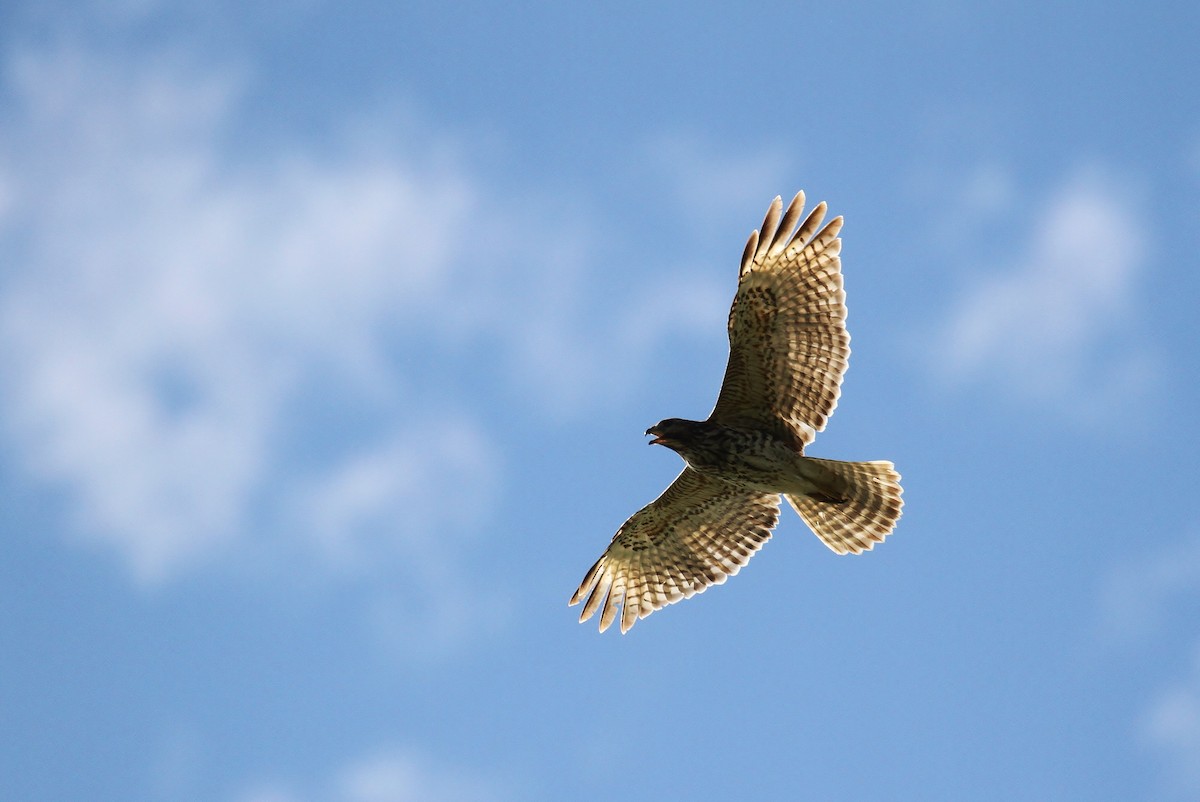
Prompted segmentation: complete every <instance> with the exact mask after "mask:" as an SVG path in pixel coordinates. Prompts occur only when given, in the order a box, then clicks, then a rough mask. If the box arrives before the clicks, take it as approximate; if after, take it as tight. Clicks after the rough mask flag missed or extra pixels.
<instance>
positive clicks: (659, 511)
mask: <svg viewBox="0 0 1200 802" xmlns="http://www.w3.org/2000/svg"><path fill="white" fill-rule="evenodd" d="M803 209H804V193H802V192H801V193H798V194H797V195H796V197H795V198H794V199H793V200H792V202H791V204H789V205H788V208H787V211H786V212H785V211H783V202H782V200H781V199H780V198H776V199H775V200H774V202H773V203H772V204H771V208H770V210H769V211H768V212H767V217H766V219H765V220H764V221H763V226H762V231H761V233H760V232H759V231H755V232H754V233H752V234H751V235H750V240H749V242H748V243H747V244H746V250H745V252H744V253H743V255H742V264H741V269H740V271H739V273H738V290H737V294H736V295H735V296H734V299H733V305H732V307H731V308H730V310H729V362H728V365H727V366H726V369H725V378H724V380H723V381H722V383H721V392H720V394H719V395H718V397H717V403H716V406H715V407H714V408H713V411H712V413H711V414H710V415H709V417H708V419H707V420H704V421H692V420H684V419H681V418H668V419H666V420H664V421H661V422H660V423H658V424H656V425H654V426H652V427H650V428H649V429H648V430H647V431H646V433H647V434H651V435H654V439H653V440H651V441H650V442H651V444H657V445H664V446H667V447H668V448H671V449H672V450H674V451H676V452H677V453H678V454H679V455H680V456H681V457H683V459H684V461H685V462H686V463H687V466H686V467H685V468H684V469H683V472H682V473H680V474H679V476H678V477H677V478H676V479H675V481H674V482H672V483H671V485H670V486H669V487H668V488H667V489H666V490H665V491H664V492H663V494H662V495H661V496H659V497H658V498H657V499H655V500H654V501H652V502H651V503H650V504H648V505H646V506H645V507H643V508H642V509H641V510H639V511H638V512H636V513H634V514H633V516H631V517H630V518H629V520H628V521H626V522H625V524H624V525H623V526H622V527H621V528H620V529H619V530H618V531H617V534H616V535H615V536H614V537H613V540H612V543H611V544H610V545H609V547H608V549H607V550H606V551H605V553H604V554H603V555H602V556H601V557H600V559H599V560H597V561H596V564H595V565H593V566H592V568H591V570H589V571H588V573H587V575H586V576H585V577H584V579H583V582H582V583H580V586H579V589H578V590H577V591H575V594H574V595H573V596H572V597H571V604H577V603H579V602H581V601H583V602H584V605H583V610H582V612H581V614H580V617H579V619H580V621H583V620H586V619H587V618H589V617H591V616H592V615H593V614H595V613H596V612H597V611H600V629H601V630H602V631H603V630H604V629H607V628H608V626H610V625H611V624H612V622H613V621H614V620H616V618H617V615H618V614H619V615H620V617H621V631H622V632H625V631H627V630H628V629H629V628H630V627H632V626H633V625H634V623H636V622H637V620H638V619H639V618H644V617H645V616H647V615H649V614H650V613H652V612H654V611H655V610H658V609H659V608H661V607H663V606H665V605H667V604H671V603H672V602H675V601H678V600H680V599H684V598H687V597H688V596H691V595H693V594H695V593H699V592H701V591H703V590H704V589H705V588H707V587H709V586H710V585H714V584H720V583H722V582H724V581H725V579H726V578H727V577H729V576H732V575H733V574H735V573H737V572H738V570H739V569H740V568H741V567H742V566H743V565H745V564H746V562H748V561H749V559H750V557H751V556H752V555H753V554H754V552H755V551H757V550H758V549H759V548H760V547H761V546H762V544H763V543H765V542H766V540H767V539H768V538H769V537H770V536H771V532H772V530H773V529H774V527H775V524H776V523H777V522H778V520H779V499H780V496H783V497H784V498H786V499H787V500H788V503H789V504H790V505H791V507H792V508H793V509H794V510H795V511H796V512H797V513H798V514H799V515H800V517H801V518H803V519H804V521H805V523H807V524H808V526H809V527H810V528H811V529H812V530H813V532H814V533H816V535H817V536H818V537H819V538H820V539H821V540H822V541H823V542H824V543H825V544H826V545H827V546H829V548H831V549H832V550H834V551H835V552H837V553H839V554H858V553H860V552H863V551H867V550H869V549H871V548H872V547H873V546H874V545H875V544H876V543H878V542H880V541H882V540H883V539H884V538H885V537H887V536H888V535H889V534H890V533H891V532H892V530H893V529H894V528H895V525H896V521H898V520H899V518H900V509H901V506H902V504H903V502H902V500H901V493H902V492H903V491H902V490H901V487H900V475H899V474H898V473H896V471H895V470H894V468H893V467H892V464H891V463H890V462H883V461H880V462H841V461H837V460H827V459H820V458H817V457H809V456H806V455H805V454H804V448H805V446H807V445H808V444H809V443H811V442H812V440H813V437H814V436H815V435H816V433H817V432H819V431H821V430H822V429H824V428H825V423H826V421H827V420H828V417H829V415H830V414H831V413H832V412H833V409H834V407H835V406H837V399H838V395H839V393H840V391H841V382H842V376H843V374H844V373H845V371H846V366H847V364H848V359H849V356H850V335H849V334H848V333H847V331H846V326H845V319H846V307H845V293H844V292H843V290H842V276H841V260H840V259H839V256H838V254H839V253H840V251H841V240H840V239H838V236H837V235H838V232H839V231H840V230H841V227H842V218H840V217H835V218H834V219H833V220H831V221H829V222H828V223H827V224H826V225H825V226H824V227H822V226H821V223H822V221H823V220H824V217H825V204H824V203H820V204H818V205H817V206H816V208H814V209H813V210H812V212H811V213H810V214H809V215H808V216H807V217H806V218H804V221H803V222H800V217H801V214H802V213H803ZM797 224H799V226H798V227H797Z"/></svg>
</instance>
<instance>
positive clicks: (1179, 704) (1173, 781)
mask: <svg viewBox="0 0 1200 802" xmlns="http://www.w3.org/2000/svg"><path fill="white" fill-rule="evenodd" d="M1141 733H1142V737H1143V739H1144V741H1145V743H1146V745H1147V746H1148V747H1149V748H1150V749H1152V750H1154V751H1155V752H1156V753H1157V754H1158V755H1159V757H1160V759H1161V760H1162V762H1163V763H1164V765H1165V766H1166V768H1167V777H1166V785H1167V787H1168V788H1169V789H1170V790H1171V791H1173V792H1176V793H1178V794H1179V796H1180V798H1181V799H1195V798H1196V795H1197V794H1200V649H1197V651H1196V654H1195V657H1194V660H1193V664H1192V670H1191V673H1190V675H1189V676H1187V677H1185V678H1183V679H1182V680H1180V681H1178V682H1176V683H1174V684H1172V685H1170V686H1169V687H1167V688H1164V689H1163V690H1161V691H1160V692H1159V693H1158V694H1157V696H1156V697H1155V699H1154V701H1153V702H1152V703H1151V704H1150V706H1149V708H1148V709H1147V711H1146V713H1145V715H1144V716H1143V718H1142V721H1141Z"/></svg>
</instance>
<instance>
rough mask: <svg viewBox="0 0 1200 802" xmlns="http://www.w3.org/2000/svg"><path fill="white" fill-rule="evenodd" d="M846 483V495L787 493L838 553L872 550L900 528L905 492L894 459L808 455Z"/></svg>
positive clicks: (793, 503)
mask: <svg viewBox="0 0 1200 802" xmlns="http://www.w3.org/2000/svg"><path fill="white" fill-rule="evenodd" d="M806 459H810V460H812V461H813V462H816V463H819V464H820V465H821V467H822V468H824V469H825V470H827V471H830V472H831V473H833V474H835V475H836V476H837V477H838V478H839V479H840V480H841V481H842V482H844V483H845V488H846V489H845V491H844V492H842V493H841V494H840V495H842V496H843V497H844V499H839V500H837V501H827V500H818V499H816V498H813V497H812V496H803V495H798V494H793V495H785V496H784V498H786V499H787V500H788V503H789V504H791V505H792V509H794V510H795V511H796V512H797V513H799V514H800V517H801V518H803V519H804V522H805V523H806V524H808V526H809V528H810V529H812V530H813V532H814V533H815V534H816V536H817V537H819V538H821V540H822V541H824V543H825V545H826V546H828V547H829V548H831V549H833V550H834V551H836V552H837V553H838V554H859V553H861V552H864V551H869V550H870V549H871V548H873V547H874V546H875V544H876V543H880V542H882V541H883V539H884V538H885V537H887V536H888V535H890V534H891V533H892V530H893V529H895V528H896V522H897V521H899V520H900V508H901V507H903V506H904V500H903V499H902V498H901V497H900V495H901V494H902V493H903V492H904V490H903V488H901V487H900V474H898V473H897V472H896V469H895V466H893V465H892V463H890V462H886V461H880V462H840V461H838V460H829V459H816V458H814V457H806Z"/></svg>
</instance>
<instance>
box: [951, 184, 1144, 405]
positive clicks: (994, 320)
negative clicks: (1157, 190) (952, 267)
mask: <svg viewBox="0 0 1200 802" xmlns="http://www.w3.org/2000/svg"><path fill="white" fill-rule="evenodd" d="M1123 186H1124V185H1123V184H1122V183H1121V182H1119V181H1116V180H1112V179H1108V178H1106V177H1105V176H1103V175H1102V174H1099V173H1085V174H1079V175H1076V176H1075V177H1073V178H1071V179H1070V180H1069V181H1067V182H1066V183H1065V184H1064V185H1063V186H1061V187H1059V188H1058V189H1057V190H1056V191H1055V192H1054V193H1052V196H1051V197H1050V199H1049V200H1048V201H1047V202H1046V203H1045V204H1043V206H1042V207H1041V208H1040V209H1038V210H1037V211H1036V213H1035V214H1034V215H1032V219H1031V230H1030V231H1029V235H1028V239H1026V240H1023V243H1024V246H1023V247H1022V248H1020V249H1019V250H1018V252H1017V253H1016V254H1014V255H1013V256H1012V257H1010V259H1011V260H1010V261H1009V263H1008V264H1007V265H1005V266H1003V267H1000V268H998V269H995V270H993V271H992V272H991V274H990V275H988V276H986V277H984V278H982V279H978V280H976V281H975V282H974V283H973V285H972V286H970V287H968V288H967V290H966V291H965V292H964V293H962V294H961V295H960V297H959V298H958V299H957V300H956V301H955V303H954V305H953V307H952V309H951V310H950V312H949V315H948V318H947V319H946V320H945V322H944V323H943V325H942V326H941V330H940V332H938V333H937V335H936V336H937V339H938V340H939V341H941V342H943V343H944V346H943V347H942V348H940V349H939V350H938V351H937V352H936V353H935V354H933V357H934V358H935V360H936V361H935V362H934V367H935V369H936V370H937V371H938V372H939V373H940V374H941V376H942V377H943V378H945V379H948V380H950V381H953V382H957V383H969V382H978V383H983V384H988V385H991V386H993V387H995V388H997V389H999V390H1000V391H1001V392H1002V393H1004V394H1007V395H1010V396H1012V397H1015V398H1017V399H1019V400H1022V401H1028V402H1034V403H1039V404H1041V403H1046V402H1051V403H1055V404H1057V405H1059V406H1060V407H1062V408H1065V409H1069V410H1070V412H1071V413H1072V414H1073V415H1075V416H1078V417H1081V418H1087V419H1095V418H1097V417H1099V416H1100V415H1102V414H1103V413H1105V412H1107V411H1110V410H1112V409H1113V408H1116V407H1119V406H1121V405H1126V404H1129V403H1132V402H1135V401H1139V400H1143V399H1142V396H1143V395H1144V394H1145V393H1146V392H1147V388H1148V387H1149V386H1151V385H1153V383H1154V381H1155V380H1156V376H1155V371H1156V368H1155V362H1154V359H1153V357H1152V356H1151V355H1150V352H1149V350H1148V348H1147V347H1146V346H1145V345H1144V344H1143V343H1141V342H1139V339H1138V315H1139V314H1140V313H1141V308H1140V304H1139V298H1138V295H1139V293H1138V289H1137V288H1138V285H1139V278H1140V276H1141V274H1142V272H1143V271H1144V270H1145V269H1146V268H1147V266H1148V265H1147V258H1146V257H1147V248H1148V243H1149V239H1150V237H1149V234H1148V231H1147V225H1146V223H1145V222H1144V221H1143V219H1142V216H1141V214H1140V213H1139V211H1138V207H1137V204H1136V201H1135V200H1134V199H1131V198H1129V197H1125V196H1122V189H1123ZM1012 194H1013V193H1012V189H1011V185H1010V182H1009V181H1007V180H1005V178H1004V176H1003V175H1002V174H1001V173H997V171H996V170H989V171H987V172H985V173H981V174H980V175H979V176H977V180H976V181H974V182H973V183H972V186H971V187H970V188H969V192H968V193H967V198H966V200H965V203H967V204H968V205H971V206H972V207H973V208H975V209H976V210H977V213H984V212H989V211H991V212H995V211H999V210H1001V209H1003V208H1004V207H1006V206H1007V205H1008V203H1009V200H1008V199H1010V198H1011V197H1012Z"/></svg>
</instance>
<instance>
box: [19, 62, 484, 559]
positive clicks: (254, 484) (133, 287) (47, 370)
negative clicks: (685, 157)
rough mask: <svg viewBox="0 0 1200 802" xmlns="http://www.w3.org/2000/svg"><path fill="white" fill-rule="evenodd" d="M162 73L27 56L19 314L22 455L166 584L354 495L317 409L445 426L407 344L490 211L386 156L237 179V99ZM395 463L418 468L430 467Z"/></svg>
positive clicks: (224, 85) (455, 426) (218, 80)
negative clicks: (475, 212) (258, 528)
mask: <svg viewBox="0 0 1200 802" xmlns="http://www.w3.org/2000/svg"><path fill="white" fill-rule="evenodd" d="M154 66H155V67H158V68H159V69H149V70H146V71H145V72H144V73H143V72H141V71H137V70H134V69H131V68H130V67H129V66H128V65H124V64H121V63H119V62H118V63H114V62H112V61H111V60H103V59H96V58H95V57H93V56H90V55H89V54H87V53H85V52H82V51H78V50H66V51H59V52H54V53H51V54H32V53H26V54H24V55H23V56H20V57H18V58H16V59H15V60H14V61H13V62H12V63H10V65H9V72H8V80H9V87H10V89H11V91H13V92H14V93H15V94H16V95H17V98H18V100H19V104H20V109H21V113H20V117H19V118H18V119H19V121H20V123H21V124H20V125H14V126H12V127H11V128H10V129H9V130H10V134H11V136H10V137H9V138H8V139H7V141H5V142H4V152H3V169H4V173H5V175H6V176H7V181H6V184H7V187H8V191H9V194H10V195H11V196H12V197H13V198H14V200H13V202H12V203H11V204H10V205H9V214H8V215H7V216H6V218H5V219H4V221H3V224H4V228H3V231H4V241H5V249H6V251H7V252H8V253H10V254H11V255H13V257H14V261H15V262H16V264H17V266H18V267H17V270H16V271H15V273H13V274H11V275H10V276H8V278H7V281H6V285H5V288H4V294H3V297H2V299H0V304H2V307H3V313H4V314H3V321H4V322H3V325H2V327H0V358H2V359H3V361H4V365H5V368H6V376H7V377H8V382H7V386H6V388H5V391H4V401H5V406H6V412H7V413H8V414H7V418H8V421H9V435H10V438H11V440H12V441H13V442H14V443H15V445H16V447H17V449H18V452H19V453H20V455H21V457H22V460H23V462H24V463H25V465H27V466H28V468H29V470H30V471H31V472H33V473H34V474H35V475H37V476H40V477H42V478H44V479H46V480H49V481H52V482H56V483H61V484H63V485H65V486H66V487H67V488H68V489H69V490H70V491H71V492H72V493H73V495H74V497H75V498H76V499H77V500H78V502H79V503H78V506H77V513H78V521H77V524H78V528H79V529H80V531H83V532H86V533H88V534H90V535H91V536H92V537H94V538H96V539H98V540H100V541H101V542H106V543H108V544H109V545H111V546H114V547H115V548H117V549H118V551H119V552H120V553H122V554H123V555H124V556H125V558H126V559H127V560H128V563H129V565H130V567H131V568H132V570H133V571H134V573H135V574H136V575H137V576H138V577H139V578H140V579H142V580H144V581H148V582H156V581H161V580H163V579H164V578H167V577H169V576H171V575H172V574H173V573H175V572H176V571H177V570H178V569H179V568H180V567H181V566H183V565H185V564H191V563H194V562H195V561H196V560H200V561H204V560H205V559H208V558H212V557H214V556H216V555H218V554H219V553H220V552H221V551H222V550H223V549H224V548H226V547H227V546H229V545H231V544H232V543H234V542H235V541H238V540H239V539H243V538H246V537H251V534H250V533H251V532H252V531H253V529H254V525H253V523H254V522H252V521H251V516H252V515H254V514H256V513H255V509H256V507H258V506H260V505H261V504H263V503H264V502H267V501H269V500H270V499H271V498H275V499H277V505H276V506H275V507H274V513H271V512H269V513H268V516H267V517H268V518H271V517H277V515H278V514H279V513H281V512H282V511H283V510H286V509H288V508H289V507H290V506H291V505H292V504H293V503H294V501H295V499H293V498H290V496H292V495H293V494H294V492H295V491H296V490H298V489H299V488H301V487H303V488H304V489H305V490H311V489H312V486H313V484H314V483H316V484H317V485H321V484H322V483H324V484H325V485H329V486H330V487H336V486H338V485H339V483H341V484H344V482H345V468H344V466H343V465H339V460H338V459H333V460H328V461H327V463H328V464H327V465H326V466H325V467H318V466H316V465H314V464H312V463H313V461H312V460H309V463H310V464H308V465H307V466H306V463H305V459H304V453H303V452H304V449H303V448H300V447H297V446H295V445H292V444H290V443H289V441H290V440H291V439H292V438H305V439H307V440H309V441H311V443H312V447H313V448H314V449H317V450H319V449H320V448H322V447H325V448H329V447H330V446H329V442H330V440H331V439H336V438H331V435H330V433H329V432H328V431H324V430H320V429H318V428H316V427H314V425H313V424H314V423H315V422H316V420H317V419H316V417H315V416H314V415H313V414H312V413H311V412H309V411H307V410H304V409H301V408H300V407H301V406H302V405H303V404H305V403H308V404H312V405H316V406H322V405H324V406H325V407H326V408H327V412H328V411H329V410H328V407H330V406H332V407H333V409H332V415H333V422H334V423H336V424H337V425H340V426H349V425H350V423H349V417H350V414H351V412H355V413H358V416H357V423H356V424H355V425H357V426H359V427H361V428H364V429H366V430H367V431H370V430H371V429H372V428H381V427H389V424H388V423H387V420H388V419H389V418H392V417H396V418H403V417H406V416H404V415H402V414H400V413H402V412H405V411H408V412H409V414H408V415H407V417H408V418H410V419H411V418H413V417H417V418H423V420H420V421H419V425H421V426H424V427H437V426H439V425H442V424H443V421H441V420H440V419H439V418H440V417H441V416H442V413H440V412H435V411H432V410H429V409H426V410H425V411H424V412H423V413H421V414H419V415H416V416H414V415H413V414H412V410H411V404H413V403H415V401H414V394H413V393H412V392H410V391H409V388H408V387H406V384H405V378H406V377H405V376H404V371H403V370H397V369H396V368H394V367H393V366H392V365H391V364H390V362H391V360H390V357H389V355H388V353H387V350H386V349H387V339H386V335H387V334H388V333H389V332H395V330H396V329H397V328H398V327H402V325H403V324H399V325H398V324H394V323H392V321H394V320H399V321H404V320H405V319H406V317H412V316H414V315H415V314H416V312H417V310H419V309H421V308H422V306H423V305H427V304H430V303H431V302H432V301H433V299H434V298H436V297H438V293H439V292H440V291H442V289H443V287H444V282H446V281H448V280H449V278H448V274H449V273H450V272H451V269H452V268H451V266H452V264H453V262H454V259H455V256H456V249H457V248H458V242H459V237H458V236H457V233H458V231H459V229H460V228H461V227H462V226H463V225H465V224H466V222H467V219H468V214H469V212H470V211H471V208H472V204H473V203H474V201H473V195H472V189H471V187H470V185H469V183H468V182H467V180H466V179H464V178H463V177H461V176H459V175H455V174H432V175H431V174H420V173H418V172H415V171H411V170H409V169H408V168H407V165H406V164H404V163H402V162H398V161H396V160H388V159H384V158H382V157H380V156H379V155H376V154H355V155H353V156H351V157H348V158H346V159H345V161H344V162H342V163H336V164H322V163H319V162H316V161H313V160H308V159H291V160H279V161H272V162H269V163H266V164H257V165H251V166H245V167H240V168H239V167H234V166H230V164H229V163H228V159H227V156H226V154H225V153H223V152H222V151H221V150H220V148H219V147H218V143H219V142H220V141H221V134H222V132H223V128H222V126H223V125H224V124H226V123H227V122H228V117H229V116H230V115H231V113H232V110H233V108H234V103H235V101H236V97H237V93H236V82H235V81H234V80H233V79H231V78H229V77H220V76H217V77H215V78H214V77H212V76H211V75H209V76H208V77H206V78H204V79H200V78H197V77H195V76H194V75H192V74H190V73H188V72H186V71H182V70H180V69H179V68H177V67H171V65H163V64H156V65H154ZM322 399H323V400H322ZM337 405H341V406H342V408H341V409H338V408H337ZM364 413H365V414H364ZM444 424H445V428H446V429H449V430H457V431H463V430H464V428H469V426H470V424H469V423H467V424H464V423H462V422H461V421H458V422H451V421H446V422H444ZM402 425H403V424H402ZM360 436H362V435H361V433H360ZM395 436H399V437H401V438H402V437H403V436H404V434H403V433H400V434H399V435H393V437H395ZM364 439H368V438H365V437H364ZM322 444H324V445H322ZM478 451H479V453H480V454H484V455H486V454H487V453H488V446H487V444H486V443H485V444H482V445H481V447H480V448H479V449H478ZM388 458H391V459H393V460H394V461H395V462H394V464H393V465H391V466H390V467H391V468H393V469H395V473H396V474H397V475H398V476H404V475H409V474H411V473H412V471H413V468H412V466H411V464H410V463H411V460H412V456H411V454H410V453H408V452H404V451H403V450H402V449H401V450H396V449H393V450H391V451H384V452H382V456H380V455H376V459H377V461H378V460H386V459H388ZM421 458H422V460H423V462H424V463H425V465H424V466H423V471H427V472H430V473H433V474H438V473H439V472H445V471H455V470H460V469H462V468H463V467H464V466H463V465H462V464H461V460H459V459H458V458H457V457H454V456H453V455H450V454H447V452H445V451H442V450H438V449H431V450H428V451H426V452H423V453H422V455H421ZM297 466H301V468H302V469H300V470H297ZM304 468H307V469H304ZM491 468H492V466H490V465H487V461H486V459H485V460H482V461H480V462H476V463H474V464H472V465H471V466H470V475H471V478H479V477H480V475H481V474H486V473H487V472H488V471H489V470H490V469H491ZM376 470H377V472H379V471H380V470H384V469H382V468H379V467H378V466H377V467H376ZM322 471H324V474H325V475H322ZM280 483H282V485H283V489H282V490H280V488H279V486H278V485H279V484H280ZM333 494H334V491H333V490H331V489H329V487H326V488H322V489H321V491H320V492H317V493H316V494H315V495H316V496H317V497H323V498H327V499H328V498H329V497H331V496H332V495H333ZM343 495H345V494H344V493H343ZM404 498H406V500H407V501H408V502H409V503H410V504H413V505H419V504H421V503H436V498H435V497H433V496H431V495H430V494H421V493H413V494H409V495H407V496H404ZM381 500H382V499H381V497H379V496H375V497H373V498H371V499H364V498H360V499H359V500H358V501H359V502H360V504H359V507H361V506H362V503H365V501H375V502H381ZM348 504H349V502H348V500H347V499H343V500H342V502H341V510H340V512H341V514H345V513H346V510H347V508H348ZM327 506H328V505H327ZM360 513H361V510H360ZM333 515H334V513H333V512H331V511H330V509H326V510H325V515H324V519H323V520H324V521H325V523H326V525H328V524H329V523H330V522H331V521H332V516H333ZM418 517H420V516H418ZM326 528H327V527H326Z"/></svg>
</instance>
